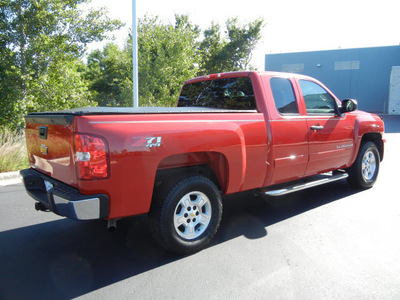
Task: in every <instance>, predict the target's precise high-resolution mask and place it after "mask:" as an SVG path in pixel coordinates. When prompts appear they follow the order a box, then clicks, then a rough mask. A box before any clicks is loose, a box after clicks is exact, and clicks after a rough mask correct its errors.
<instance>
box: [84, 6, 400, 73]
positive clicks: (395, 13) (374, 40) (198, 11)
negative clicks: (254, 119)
mask: <svg viewBox="0 0 400 300" xmlns="http://www.w3.org/2000/svg"><path fill="white" fill-rule="evenodd" d="M92 6H93V7H100V6H105V7H107V8H108V10H109V16H110V17H111V18H119V19H120V20H121V21H123V22H124V23H126V26H125V28H124V29H122V30H120V31H119V32H116V33H114V35H115V37H116V41H117V43H118V44H120V45H121V46H122V45H123V43H124V40H125V38H126V37H127V32H128V30H129V28H130V27H131V26H132V0H93V1H92ZM399 7H400V5H399V2H398V1H397V0H379V1H376V0H362V1H361V0H273V1H271V0H219V1H217V0H201V1H193V0H157V1H156V0H136V13H137V17H138V18H142V17H143V16H144V15H145V14H148V15H151V16H159V17H160V18H161V20H163V21H164V22H171V23H174V19H175V18H174V16H175V14H187V15H189V19H190V20H191V21H192V22H193V23H194V24H197V25H199V26H200V28H201V29H203V30H204V29H207V28H208V27H210V25H211V22H213V21H214V22H216V23H219V24H220V25H221V26H223V25H224V24H225V22H226V20H227V19H228V18H233V17H238V20H239V23H241V24H245V23H246V22H250V21H252V20H255V19H257V18H263V19H264V21H265V23H266V25H265V27H264V28H263V29H262V39H261V40H260V42H259V44H258V46H257V48H256V49H255V51H254V52H253V59H252V64H253V65H255V66H256V67H257V68H258V70H264V64H265V54H269V53H286V52H303V51H315V50H332V49H338V48H343V49H345V48H361V47H376V46H392V45H399V44H400V10H399ZM93 47H100V48H101V46H100V45H93Z"/></svg>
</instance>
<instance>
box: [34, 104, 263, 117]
mask: <svg viewBox="0 0 400 300" xmlns="http://www.w3.org/2000/svg"><path fill="white" fill-rule="evenodd" d="M251 112H256V110H237V109H236V110H233V109H216V108H209V107H102V106H97V107H83V108H73V109H66V110H59V111H55V112H54V111H52V112H38V113H30V114H29V116H37V115H60V114H61V115H74V116H83V115H109V114H183V113H251Z"/></svg>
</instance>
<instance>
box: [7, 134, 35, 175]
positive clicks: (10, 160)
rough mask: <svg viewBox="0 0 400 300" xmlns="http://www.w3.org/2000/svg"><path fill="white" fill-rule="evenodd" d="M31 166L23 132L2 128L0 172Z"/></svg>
mask: <svg viewBox="0 0 400 300" xmlns="http://www.w3.org/2000/svg"><path fill="white" fill-rule="evenodd" d="M28 166H29V163H28V155H27V151H26V145H25V136H24V133H23V132H17V131H12V130H10V129H6V128H0V173H2V172H11V171H19V170H21V169H25V168H27V167H28Z"/></svg>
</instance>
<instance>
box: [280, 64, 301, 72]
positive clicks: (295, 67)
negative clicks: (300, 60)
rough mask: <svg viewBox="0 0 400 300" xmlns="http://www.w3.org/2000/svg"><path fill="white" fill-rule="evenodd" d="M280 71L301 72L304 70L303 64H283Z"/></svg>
mask: <svg viewBox="0 0 400 300" xmlns="http://www.w3.org/2000/svg"><path fill="white" fill-rule="evenodd" d="M282 71H283V72H288V73H302V72H304V64H283V65H282Z"/></svg>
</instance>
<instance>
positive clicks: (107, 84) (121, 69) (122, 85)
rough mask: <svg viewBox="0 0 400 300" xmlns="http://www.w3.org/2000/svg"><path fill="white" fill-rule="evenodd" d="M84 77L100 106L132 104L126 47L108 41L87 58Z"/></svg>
mask: <svg viewBox="0 0 400 300" xmlns="http://www.w3.org/2000/svg"><path fill="white" fill-rule="evenodd" d="M86 79H87V80H88V81H89V82H90V85H89V90H90V91H91V92H92V93H93V99H94V100H95V101H96V102H97V103H98V105H100V106H132V95H133V94H132V57H131V56H130V55H129V51H127V50H126V49H123V50H121V49H120V48H119V47H118V46H117V45H115V44H112V43H109V44H107V45H106V46H105V47H104V49H103V51H100V50H95V51H93V52H92V53H90V54H89V56H88V59H87V70H86Z"/></svg>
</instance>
